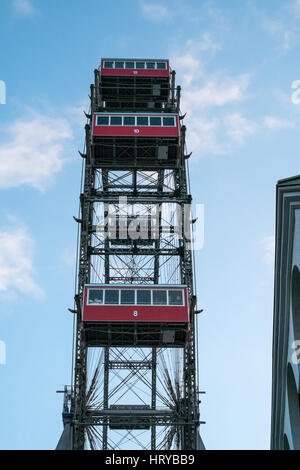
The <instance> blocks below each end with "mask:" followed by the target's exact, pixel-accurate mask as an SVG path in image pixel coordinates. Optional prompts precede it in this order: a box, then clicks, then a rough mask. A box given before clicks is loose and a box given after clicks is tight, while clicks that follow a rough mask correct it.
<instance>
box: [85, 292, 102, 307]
mask: <svg viewBox="0 0 300 470" xmlns="http://www.w3.org/2000/svg"><path fill="white" fill-rule="evenodd" d="M88 294H89V295H88V305H102V304H103V290H102V289H88Z"/></svg>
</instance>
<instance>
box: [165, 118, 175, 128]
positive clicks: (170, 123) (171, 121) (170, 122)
mask: <svg viewBox="0 0 300 470" xmlns="http://www.w3.org/2000/svg"><path fill="white" fill-rule="evenodd" d="M163 125H164V126H172V127H173V126H174V118H173V117H164V118H163Z"/></svg>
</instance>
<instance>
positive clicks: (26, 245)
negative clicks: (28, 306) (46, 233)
mask: <svg viewBox="0 0 300 470" xmlns="http://www.w3.org/2000/svg"><path fill="white" fill-rule="evenodd" d="M32 258H33V241H32V239H31V237H30V236H29V234H28V233H27V231H26V229H24V228H22V227H18V228H16V229H10V230H3V231H0V292H6V291H8V292H9V290H10V289H16V290H18V291H19V292H22V293H27V294H33V295H34V296H36V297H42V296H43V291H42V289H41V288H40V287H39V286H38V285H37V283H36V282H35V281H34V279H33V274H34V269H33V261H32Z"/></svg>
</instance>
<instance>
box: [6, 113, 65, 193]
mask: <svg viewBox="0 0 300 470" xmlns="http://www.w3.org/2000/svg"><path fill="white" fill-rule="evenodd" d="M5 132H6V140H5V141H4V138H3V137H2V138H1V144H0V188H10V187H17V186H20V185H28V186H32V187H34V188H37V189H39V190H44V189H45V188H46V187H47V186H48V184H49V182H50V181H51V178H52V177H53V175H54V174H56V173H57V172H59V171H60V170H61V168H62V166H63V163H64V160H63V158H62V154H63V150H64V146H65V143H66V141H68V140H70V139H71V138H72V137H73V135H72V130H71V128H70V126H69V124H68V122H67V121H66V120H65V119H59V118H50V117H46V116H41V115H34V116H33V117H32V118H31V119H27V120H26V119H18V120H17V121H15V122H14V123H13V124H11V125H10V126H9V127H7V128H6V130H5Z"/></svg>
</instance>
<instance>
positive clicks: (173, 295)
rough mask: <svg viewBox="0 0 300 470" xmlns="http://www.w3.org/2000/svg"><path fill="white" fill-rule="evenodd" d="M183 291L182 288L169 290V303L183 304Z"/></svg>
mask: <svg viewBox="0 0 300 470" xmlns="http://www.w3.org/2000/svg"><path fill="white" fill-rule="evenodd" d="M182 294H183V292H182V290H177V289H176V290H175V289H174V290H169V291H168V295H169V305H183V295H182Z"/></svg>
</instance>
